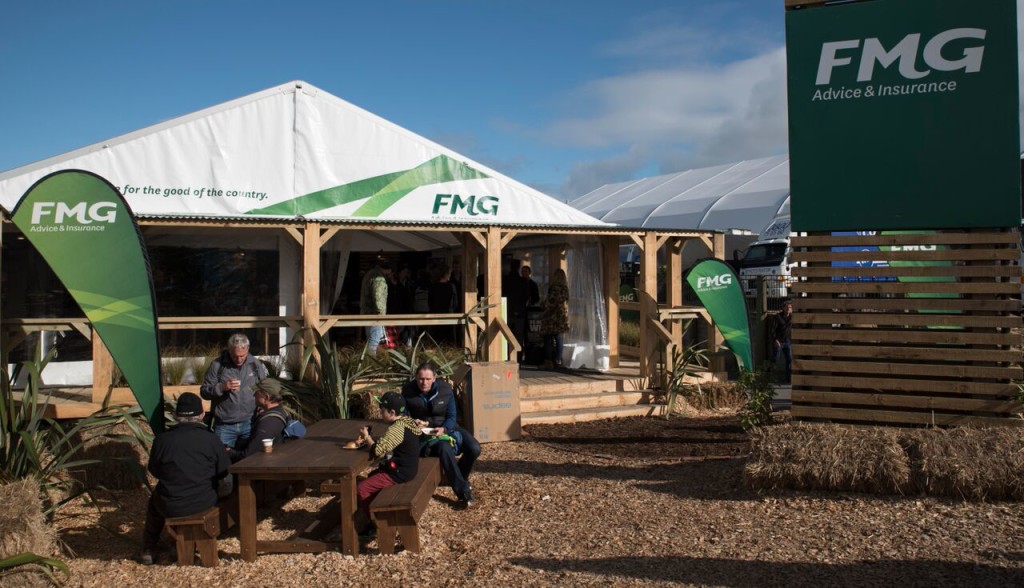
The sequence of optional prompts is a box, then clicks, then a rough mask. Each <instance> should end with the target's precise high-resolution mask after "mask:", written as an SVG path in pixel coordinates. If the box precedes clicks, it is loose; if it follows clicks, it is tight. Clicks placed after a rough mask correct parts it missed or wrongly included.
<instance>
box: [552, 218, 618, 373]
mask: <svg viewBox="0 0 1024 588" xmlns="http://www.w3.org/2000/svg"><path fill="white" fill-rule="evenodd" d="M601 260H602V256H601V245H600V243H598V242H597V240H595V239H587V238H583V237H576V238H573V239H571V240H570V241H569V251H568V265H569V271H568V278H569V333H568V334H567V335H565V336H564V341H563V343H564V345H565V347H564V349H563V351H562V364H563V365H565V366H566V367H570V368H573V369H580V368H588V369H595V370H601V371H604V370H607V369H608V363H609V361H608V355H609V348H608V316H607V313H606V307H605V300H604V289H603V287H602V279H601V276H602V273H603V272H602V268H601Z"/></svg>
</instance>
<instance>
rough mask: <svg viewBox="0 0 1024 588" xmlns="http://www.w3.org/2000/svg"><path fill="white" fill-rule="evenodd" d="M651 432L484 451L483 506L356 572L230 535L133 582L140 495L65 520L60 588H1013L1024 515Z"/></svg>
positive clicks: (266, 514)
mask: <svg viewBox="0 0 1024 588" xmlns="http://www.w3.org/2000/svg"><path fill="white" fill-rule="evenodd" d="M659 420H660V421H662V422H664V421H663V419H645V420H644V422H643V423H638V422H637V420H636V419H617V420H613V421H604V422H602V423H597V424H593V423H581V424H579V425H572V426H567V425H551V426H544V427H541V426H536V427H532V428H531V429H530V430H529V433H530V434H531V436H529V437H528V438H527V439H526V440H524V441H520V442H511V443H499V444H490V445H485V446H484V452H483V456H482V457H481V459H480V461H479V462H478V466H477V470H476V472H475V473H474V477H473V485H474V490H475V493H476V494H477V495H478V497H479V499H480V504H479V507H478V508H475V509H473V510H469V511H459V510H455V509H454V508H453V505H454V501H453V496H452V494H451V491H450V489H448V488H440V489H438V491H437V493H436V494H435V498H434V500H433V501H432V502H431V504H430V506H429V507H428V508H427V511H426V514H425V522H424V523H423V524H422V526H421V542H422V547H423V551H422V552H421V553H419V554H412V553H405V552H400V553H398V554H396V555H392V556H381V555H379V554H378V553H377V548H376V543H370V544H369V546H368V548H367V549H366V554H364V555H360V556H359V557H356V558H352V557H345V556H342V555H340V554H338V553H325V554H319V555H305V554H294V555H262V556H260V557H259V558H258V559H257V561H256V562H254V563H251V564H250V563H245V562H243V561H241V560H240V559H239V557H238V540H237V539H236V538H234V537H230V536H229V537H227V538H224V539H222V540H221V541H220V551H221V564H220V566H219V567H218V568H214V569H205V568H200V567H185V568H179V567H177V566H174V565H172V564H171V563H170V562H171V561H172V560H173V554H172V553H171V552H170V551H168V552H167V553H166V554H164V555H163V556H162V558H161V561H160V562H159V564H160V565H156V566H152V567H144V566H141V565H139V564H137V563H135V562H134V561H133V560H132V559H131V558H132V557H133V556H134V555H135V554H136V553H137V551H138V547H139V543H138V542H139V540H140V535H141V523H142V520H143V518H144V513H145V500H146V495H145V491H142V490H139V491H133V492H123V493H120V494H117V495H116V496H113V497H112V499H111V500H109V501H106V502H104V503H103V504H101V505H100V508H99V510H97V509H95V508H92V507H76V508H69V509H66V510H65V511H64V512H63V513H62V514H61V516H60V518H59V519H58V521H57V522H58V525H60V526H61V527H62V538H63V540H64V541H65V542H66V544H67V545H68V547H70V548H71V549H73V550H74V551H75V552H76V554H77V556H76V557H74V558H71V559H70V561H69V563H70V566H71V570H72V576H71V578H70V580H69V581H68V582H67V585H69V586H103V587H107V586H116V585H122V584H126V583H128V582H132V583H133V584H134V583H138V584H141V585H144V586H147V587H156V586H181V585H202V586H247V587H252V586H332V587H333V586H338V585H356V586H399V585H401V586H424V587H426V586H429V587H432V588H436V587H437V586H534V585H576V586H579V585H582V586H598V585H600V586H608V585H615V586H653V585H668V584H672V585H714V586H751V587H754V586H764V585H782V584H786V585H828V586H864V585H908V586H910V585H928V586H964V585H974V586H986V585H991V586H1012V585H1018V586H1020V585H1024V505H1022V504H1018V503H994V504H985V503H966V502H960V501H950V500H940V499H934V498H919V497H877V496H867V495H857V494H812V493H803V492H785V491H779V492H772V493H757V492H754V491H751V490H748V489H746V487H745V486H744V484H743V480H742V470H743V456H742V455H739V456H737V455H736V450H735V448H736V447H737V446H738V445H737V443H739V444H742V443H743V441H742V438H737V436H736V435H737V433H736V431H737V429H736V426H735V419H734V418H730V417H719V418H710V419H703V420H701V419H673V420H672V421H668V422H667V423H666V424H664V425H661V424H658V423H657V422H653V421H659ZM652 422H653V424H652ZM698 423H699V424H698ZM695 428H696V429H699V430H700V432H698V433H694V430H695ZM709 431H712V432H714V433H709ZM673 432H674V433H673ZM638 433H644V435H645V436H646V437H649V438H651V439H653V442H650V443H643V442H638V439H637V438H638V437H639V435H638ZM673 434H674V435H675V436H676V438H675V440H673ZM686 436H689V437H688V438H690V441H685V440H683V441H680V440H679V438H681V437H686ZM716 438H717V439H718V440H717V441H716ZM642 439H643V438H642V437H641V439H640V440H641V441H642ZM697 446H699V448H698V447H697ZM709 447H719V448H721V451H717V450H711V449H709ZM323 504H325V499H323V498H320V497H319V496H316V495H315V494H313V493H311V494H310V495H307V496H305V497H302V498H296V499H293V500H291V501H289V502H287V503H286V504H284V505H283V506H282V505H281V504H280V503H278V504H276V505H272V506H270V507H268V508H265V509H262V510H261V511H260V517H261V528H260V535H261V537H262V536H275V537H278V538H286V537H290V536H293V534H292V532H291V531H288V529H295V528H300V527H301V526H303V524H304V523H305V522H307V521H308V520H309V518H310V517H311V516H312V512H314V511H316V510H317V509H318V508H320V507H321V506H322V505H323Z"/></svg>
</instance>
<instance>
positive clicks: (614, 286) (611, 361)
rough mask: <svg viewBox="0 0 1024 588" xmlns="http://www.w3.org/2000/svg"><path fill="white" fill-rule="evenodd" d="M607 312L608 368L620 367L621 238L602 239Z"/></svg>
mask: <svg viewBox="0 0 1024 588" xmlns="http://www.w3.org/2000/svg"><path fill="white" fill-rule="evenodd" d="M601 257H602V264H601V266H602V267H603V268H604V276H603V278H604V280H603V284H604V299H605V311H606V313H607V314H608V367H611V368H616V367H619V238H618V237H604V238H603V239H601Z"/></svg>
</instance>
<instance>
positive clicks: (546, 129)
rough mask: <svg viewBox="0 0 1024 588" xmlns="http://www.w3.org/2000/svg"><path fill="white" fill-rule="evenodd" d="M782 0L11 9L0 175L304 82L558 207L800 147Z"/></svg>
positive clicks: (208, 1)
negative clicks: (634, 183) (792, 135)
mask: <svg viewBox="0 0 1024 588" xmlns="http://www.w3.org/2000/svg"><path fill="white" fill-rule="evenodd" d="M783 13H784V11H783V2H782V0H716V1H714V2H708V1H706V0H664V1H663V0H547V1H543V2H542V1H534V0H476V1H471V0H432V1H412V0H392V1H388V0H379V1H376V2H356V1H348V2H345V1H333V2H328V1H315V2H302V1H296V2H289V3H286V2H279V1H276V2H274V1H263V0H248V1H243V0H176V1H173V2H171V1H167V2H156V1H147V0H133V1H120V0H117V1H114V0H110V1H108V0H93V1H91V2H81V1H69V0H62V1H50V0H38V1H36V2H28V1H23V0H15V1H13V2H8V3H7V5H6V6H5V11H4V18H3V19H2V22H0V80H3V85H4V86H3V91H2V92H0V129H2V131H3V132H2V135H0V136H2V137H3V139H2V141H0V170H7V169H10V168H13V167H17V166H19V165H22V164H26V163H30V162H32V161H36V160H39V159H42V158H45V157H50V156H53V155H57V154H59V153H63V152H65V151H68V150H71V149H74V148H77V147H81V146H84V145H88V144H91V143H95V142H98V141H102V140H104V139H108V138H111V137H115V136H117V135H121V134H123V133H126V132H129V131H133V130H136V129H139V128H142V127H145V126H149V125H151V124H155V123H158V122H161V121H164V120H167V119H171V118H174V117H177V116H180V115H183V114H187V113H189V112H193V111H196V110H199V109H202V108H206V107H209V106H213V105H215V104H218V103H220V102H224V101H227V100H231V99H234V98H238V97H240V96H244V95H246V94H250V93H252V92H257V91H259V90H263V89H266V88H269V87H271V86H275V85H278V84H282V83H284V82H287V81H290V80H295V79H301V80H305V81H307V82H309V83H311V84H313V85H315V86H318V87H320V88H322V89H324V90H326V91H328V92H330V93H332V94H335V95H336V96H338V97H340V98H342V99H344V100H347V101H349V102H352V103H353V104H355V105H357V106H360V107H362V108H364V109H366V110H369V111H371V112H374V113H375V114H377V115H380V116H382V117H384V118H387V119H389V120H391V121H393V122H395V123H397V124H399V125H401V126H404V127H406V128H408V129H409V130H411V131H413V132H416V133H418V134H420V135H423V136H425V137H427V138H429V139H432V140H434V141H436V142H438V143H441V144H443V145H445V146H447V147H449V148H451V149H454V150H455V151H458V152H460V153H463V154H464V155H466V156H468V157H470V158H473V159H476V160H478V161H481V162H483V163H485V164H487V165H489V166H491V167H493V168H495V169H497V170H498V171H501V172H503V173H505V174H507V175H509V176H511V177H513V178H515V179H517V180H520V181H522V182H525V183H527V184H530V185H532V186H534V187H536V188H538V189H540V190H542V191H544V192H547V193H548V194H551V195H553V196H556V197H559V198H561V199H572V198H575V197H578V196H580V195H582V194H584V193H586V192H587V191H589V190H591V189H593V188H596V187H598V186H600V185H602V184H605V183H608V182H615V181H623V180H627V179H631V178H635V177H643V176H649V175H655V174H659V173H668V172H673V171H678V170H682V169H687V168H689V167H694V166H700V165H711V164H715V163H723V162H729V161H738V160H741V159H748V158H755V157H764V156H769V155H775V154H778V153H784V152H785V151H786V108H785V57H784V27H783V21H784V14H783Z"/></svg>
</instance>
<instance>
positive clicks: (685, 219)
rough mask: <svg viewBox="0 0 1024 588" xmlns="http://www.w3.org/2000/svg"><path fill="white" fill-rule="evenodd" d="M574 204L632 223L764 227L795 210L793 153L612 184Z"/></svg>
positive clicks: (673, 226) (695, 227) (666, 226)
mask: <svg viewBox="0 0 1024 588" xmlns="http://www.w3.org/2000/svg"><path fill="white" fill-rule="evenodd" d="M570 204H571V205H572V206H574V207H575V208H577V209H578V210H581V211H583V212H585V213H587V214H589V215H592V216H594V217H596V218H599V219H601V220H603V221H605V222H609V223H617V224H621V225H624V226H629V227H645V228H653V229H687V230H720V231H728V230H730V229H740V230H746V231H752V232H754V233H760V232H761V231H762V230H763V229H764V228H766V227H767V226H768V225H769V224H770V223H771V221H772V219H774V218H775V217H776V216H784V215H788V214H789V157H788V156H784V155H783V156H776V157H768V158H764V159H754V160H750V161H741V162H739V163H730V164H725V165H718V166H714V167H705V168H699V169H691V170H686V171H683V172H679V173H674V174H668V175H663V176H656V177H650V178H643V179H639V180H632V181H629V182H622V183H618V184H607V185H604V186H601V187H600V188H598V189H596V190H594V191H592V192H589V193H587V194H585V195H583V196H580V197H579V198H577V199H575V200H573V201H572V202H570Z"/></svg>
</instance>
